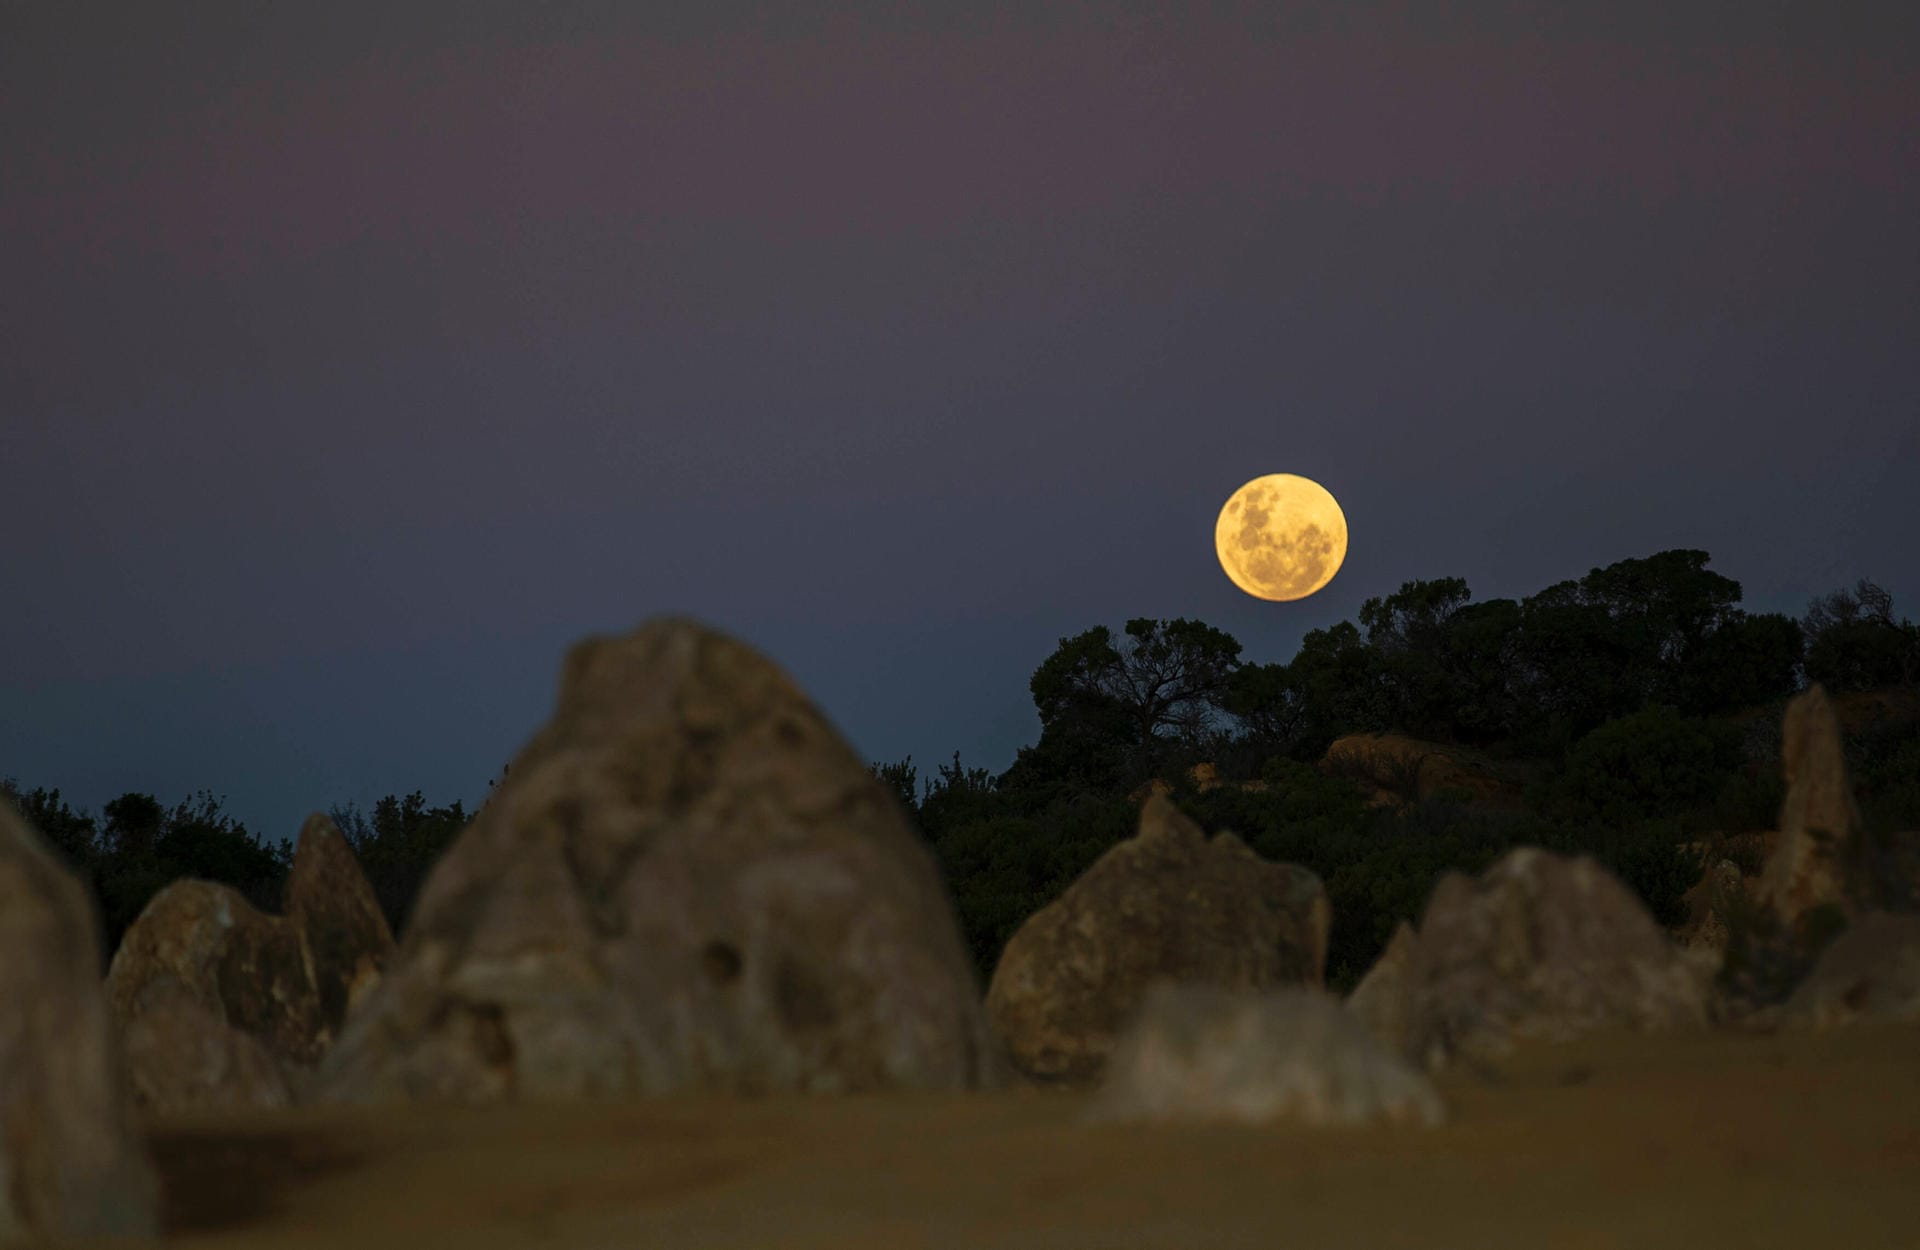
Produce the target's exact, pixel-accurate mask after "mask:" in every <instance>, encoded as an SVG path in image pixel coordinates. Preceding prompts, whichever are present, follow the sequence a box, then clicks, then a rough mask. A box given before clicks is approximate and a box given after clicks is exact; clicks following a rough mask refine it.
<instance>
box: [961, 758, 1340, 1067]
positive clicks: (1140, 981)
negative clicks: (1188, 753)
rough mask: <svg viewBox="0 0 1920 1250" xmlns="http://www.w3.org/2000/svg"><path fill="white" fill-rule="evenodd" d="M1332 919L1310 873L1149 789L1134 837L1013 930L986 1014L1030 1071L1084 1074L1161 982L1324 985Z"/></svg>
mask: <svg viewBox="0 0 1920 1250" xmlns="http://www.w3.org/2000/svg"><path fill="white" fill-rule="evenodd" d="M1331 921H1332V909H1331V906H1330V905H1329V903H1328V901H1327V893H1326V889H1325V887H1324V886H1322V885H1321V883H1320V879H1319V878H1318V877H1316V876H1314V875H1313V874H1312V873H1311V872H1308V871H1307V870H1306V869H1304V868H1300V867H1296V866H1294V865H1291V864H1275V863H1270V862H1268V861H1267V860H1264V859H1261V858H1260V857H1259V856H1258V855H1256V854H1254V852H1253V851H1252V850H1250V849H1248V847H1247V845H1246V844H1245V843H1243V842H1241V841H1240V839H1238V838H1236V837H1234V836H1233V835H1232V834H1228V833H1223V834H1220V835H1219V836H1217V837H1215V838H1213V839H1212V840H1209V839H1208V838H1207V837H1206V835H1205V834H1203V833H1202V832H1201V831H1200V829H1199V827H1198V826H1196V825H1195V824H1194V823H1193V822H1192V821H1190V820H1188V819H1187V818H1186V817H1185V816H1184V815H1182V814H1181V813H1180V811H1179V809H1177V808H1176V807H1174V805H1173V804H1172V802H1170V801H1169V800H1168V799H1166V798H1165V797H1163V796H1160V795H1154V796H1152V797H1150V798H1149V799H1148V800H1147V802H1146V805H1145V806H1144V807H1143V808H1142V809H1141V813H1140V826H1139V832H1138V833H1137V834H1136V835H1135V836H1134V837H1133V838H1131V839H1129V840H1128V841H1126V842H1122V843H1120V844H1119V845H1118V846H1115V847H1113V848H1112V849H1111V850H1109V851H1108V852H1107V853H1106V854H1104V855H1102V856H1101V857H1100V858H1099V859H1098V860H1097V861H1095V863H1094V864H1093V866H1092V867H1091V868H1089V869H1087V871H1086V872H1085V873H1084V874H1082V875H1081V877H1080V879H1079V880H1077V881H1075V882H1074V883H1073V884H1072V885H1071V886H1069V887H1068V888H1067V890H1066V892H1065V893H1063V894H1062V895H1061V896H1060V897H1059V898H1057V899H1055V900H1054V901H1053V902H1051V903H1049V904H1047V905H1046V906H1045V907H1043V908H1041V909H1040V910H1039V911H1038V912H1036V913H1035V914H1034V915H1032V916H1031V917H1029V918H1028V919H1027V921H1026V923H1025V924H1023V925H1021V926H1020V928H1019V930H1018V931H1016V932H1015V933H1014V935H1013V938H1012V940H1010V941H1009V942H1008V943H1007V947H1006V950H1005V951H1004V952H1002V954H1001V956H1000V963H999V965H998V967H996V968H995V970H994V974H993V980H992V982H991V984H990V985H989V987H988V989H987V1014H988V1018H989V1019H990V1020H991V1021H992V1023H993V1027H994V1029H995V1031H996V1032H997V1034H998V1035H999V1037H1000V1039H1001V1040H1002V1042H1003V1043H1004V1044H1005V1045H1006V1047H1007V1053H1008V1055H1009V1057H1010V1058H1011V1060H1012V1062H1013V1063H1014V1065H1015V1066H1016V1067H1017V1068H1018V1069H1020V1070H1021V1071H1022V1072H1024V1073H1025V1074H1027V1075H1028V1076H1030V1077H1033V1078H1035V1079H1039V1080H1044V1081H1084V1080H1088V1079H1091V1078H1092V1077H1094V1076H1097V1075H1098V1074H1099V1071H1100V1067H1101V1065H1102V1064H1103V1063H1104V1062H1105V1060H1106V1055H1107V1052H1108V1050H1109V1049H1110V1048H1111V1047H1112V1045H1113V1041H1114V1038H1115V1036H1116V1035H1117V1034H1118V1033H1119V1031H1120V1029H1121V1028H1122V1027H1123V1026H1124V1025H1125V1024H1126V1022H1127V1020H1128V1019H1129V1018H1130V1017H1131V1016H1132V1015H1133V1013H1134V1012H1135V1011H1136V1010H1138V1008H1139V1006H1140V1004H1141V1002H1142V1000H1143V998H1144V996H1145V994H1146V991H1147V987H1148V986H1149V985H1151V984H1152V983H1153V982H1155V981H1157V980H1162V979H1165V980H1173V981H1180V982H1201V983H1206V984H1212V985H1220V986H1225V987H1229V988H1235V989H1266V988H1269V987H1273V986H1278V985H1288V984H1307V985H1319V984H1321V983H1322V976H1323V974H1324V972H1325V968H1326V958H1327V932H1328V929H1329V926H1330V924H1331Z"/></svg>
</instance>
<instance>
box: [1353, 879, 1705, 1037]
mask: <svg viewBox="0 0 1920 1250" xmlns="http://www.w3.org/2000/svg"><path fill="white" fill-rule="evenodd" d="M1408 947H1410V949H1404V948H1403V949H1402V950H1401V951H1400V952H1397V953H1394V954H1393V959H1394V961H1395V963H1396V964H1397V965H1398V969H1399V970H1398V971H1396V970H1395V969H1394V968H1393V967H1392V966H1390V967H1389V968H1388V969H1385V970H1383V971H1382V973H1381V975H1382V983H1381V984H1380V985H1379V986H1378V988H1377V989H1376V990H1373V991H1370V992H1369V994H1368V995H1367V996H1365V998H1364V999H1363V1002H1362V1004H1361V1014H1363V1015H1364V1016H1365V1017H1366V1018H1367V1019H1368V1020H1369V1021H1370V1022H1372V1023H1376V1024H1380V1023H1384V1024H1385V1025H1386V1026H1387V1027H1386V1029H1385V1031H1384V1040H1388V1041H1390V1042H1399V1043H1400V1044H1402V1046H1403V1048H1404V1050H1405V1052H1406V1053H1407V1054H1408V1056H1409V1057H1410V1058H1412V1059H1414V1060H1415V1061H1416V1062H1421V1063H1424V1064H1426V1065H1427V1066H1429V1067H1439V1066H1442V1065H1444V1064H1446V1063H1447V1062H1449V1061H1450V1060H1452V1059H1454V1058H1455V1057H1465V1058H1467V1059H1469V1060H1473V1061H1485V1060H1489V1059H1493V1058H1496V1057H1498V1056H1500V1055H1502V1054H1504V1053H1505V1051H1506V1050H1507V1049H1508V1047H1509V1046H1510V1045H1511V1044H1512V1042H1513V1041H1514V1040H1515V1039H1516V1038H1521V1037H1541V1038H1549V1039H1555V1040H1559V1039H1565V1038H1570V1037H1573V1036H1576V1035H1578V1034H1580V1033H1583V1032H1586V1031H1588V1030H1590V1029H1595V1028H1600V1027H1603V1026H1625V1027H1630V1028H1637V1029H1647V1030H1655V1029H1666V1028H1683V1027H1697V1026H1704V1025H1705V1024H1706V1022H1707V1004H1708V988H1709V981H1710V978H1711V973H1712V967H1711V965H1710V963H1709V962H1708V961H1703V960H1698V959H1693V958H1689V957H1688V956H1687V955H1686V954H1684V953H1683V952H1682V951H1680V949H1679V948H1678V947H1676V946H1675V945H1674V944H1673V943H1672V942H1671V941H1670V940H1669V939H1668V937H1667V935H1666V932H1665V931H1664V930H1663V929H1661V927H1660V926H1659V924H1658V923H1657V922H1656V921H1655V920H1654V918H1653V916H1652V914H1651V913H1649V912H1648V911H1647V908H1646V905H1645V904H1644V903H1642V902H1641V901H1640V899H1639V898H1638V897H1637V896H1636V895H1635V894H1634V893H1633V891H1632V890H1630V889H1628V888H1627V887H1626V886H1625V885H1624V884H1623V883H1622V882H1621V881H1620V880H1619V878H1617V877H1615V876H1614V875H1613V874H1612V873H1610V872H1608V871H1607V870H1606V869H1605V868H1602V867H1601V866H1600V865H1599V864H1598V863H1596V862H1594V861H1593V860H1591V859H1588V858H1586V857H1584V856H1581V857H1578V858H1568V857H1566V856H1561V855H1555V854H1552V853H1550V852H1547V851H1542V850H1539V849H1536V848H1533V847H1522V848H1521V849H1519V850H1515V851H1512V852H1509V853H1508V854H1507V855H1506V856H1505V857H1503V858H1502V859H1501V860H1500V861H1499V862H1497V863H1496V864H1494V865H1493V866H1492V867H1491V868H1489V869H1487V871H1486V872H1484V873H1482V874H1481V875H1480V877H1478V878H1477V879H1476V878H1469V877H1466V876H1463V875H1462V874H1460V873H1449V874H1447V875H1446V876H1445V877H1442V878H1441V880H1440V883H1439V884H1438V885H1437V886H1435V887H1434V891H1433V897H1432V898H1431V899H1430V900H1429V901H1428V903H1427V909H1426V914H1425V915H1424V916H1423V917H1422V919H1421V922H1420V927H1419V929H1418V930H1417V931H1416V932H1415V933H1413V934H1412V935H1411V936H1410V939H1409V941H1408ZM1395 977H1399V978H1402V979H1403V982H1404V986H1405V988H1404V990H1403V991H1401V992H1400V994H1403V995H1404V997H1401V996H1400V995H1397V994H1395V993H1394V992H1393V991H1392V982H1393V979H1394V978H1395ZM1368 979H1369V980H1371V979H1372V975H1371V974H1369V978H1368ZM1368 1000H1371V1001H1368ZM1396 1010H1398V1011H1404V1016H1396ZM1396 1024H1400V1025H1401V1026H1402V1027H1400V1028H1399V1029H1396V1027H1395V1026H1396ZM1396 1034H1397V1035H1396Z"/></svg>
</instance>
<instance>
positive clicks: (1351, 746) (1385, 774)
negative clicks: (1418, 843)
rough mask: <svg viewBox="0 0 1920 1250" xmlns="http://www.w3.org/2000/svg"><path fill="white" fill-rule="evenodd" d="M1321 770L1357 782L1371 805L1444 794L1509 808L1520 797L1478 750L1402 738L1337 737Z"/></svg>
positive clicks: (1517, 789) (1512, 783)
mask: <svg viewBox="0 0 1920 1250" xmlns="http://www.w3.org/2000/svg"><path fill="white" fill-rule="evenodd" d="M1320 767H1321V768H1322V769H1323V770H1325V771H1327V772H1332V773H1337V774H1340V775H1342V776H1348V777H1352V778H1353V779H1354V780H1355V781H1357V782H1359V783H1360V784H1361V786H1362V788H1363V789H1366V790H1369V791H1370V792H1371V793H1372V796H1373V805H1374V806H1380V805H1385V804H1392V803H1404V802H1409V801H1412V800H1416V799H1417V800H1421V801H1425V800H1428V799H1432V798H1435V797H1437V796H1439V795H1440V794H1442V793H1443V792H1447V791H1453V792H1456V793H1459V794H1463V795H1465V796H1467V797H1468V798H1470V799H1474V800H1477V801H1481V802H1493V803H1507V804H1512V803H1518V802H1519V799H1520V789H1519V786H1518V785H1517V784H1515V782H1514V781H1513V780H1512V779H1511V778H1508V777H1504V776H1502V775H1501V771H1500V770H1499V769H1498V768H1496V766H1495V765H1494V764H1493V763H1492V762H1491V761H1490V760H1487V759H1486V758H1484V757H1482V756H1481V755H1479V754H1478V753H1477V752H1474V751H1470V750H1468V749H1466V748H1464V747H1458V746H1444V745H1442V744H1440V743H1435V742H1422V741H1420V740H1418V739H1416V738H1407V737H1403V736H1402V735H1400V734H1348V735H1347V736H1346V737H1344V738H1337V739H1335V740H1334V742H1333V743H1332V745H1330V746H1328V748H1327V753H1326V754H1325V755H1324V756H1322V757H1321V760H1320Z"/></svg>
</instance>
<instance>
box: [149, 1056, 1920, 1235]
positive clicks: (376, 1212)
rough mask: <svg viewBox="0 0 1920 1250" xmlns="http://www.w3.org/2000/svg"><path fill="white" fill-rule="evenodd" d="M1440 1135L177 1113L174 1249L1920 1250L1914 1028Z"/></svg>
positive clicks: (1451, 1087)
mask: <svg viewBox="0 0 1920 1250" xmlns="http://www.w3.org/2000/svg"><path fill="white" fill-rule="evenodd" d="M1442 1088H1443V1093H1444V1094H1445V1096H1446V1098H1447V1101H1448V1105H1449V1108H1450V1111H1451V1115H1452V1120H1451V1122H1450V1123H1448V1124H1447V1125H1445V1126H1443V1127H1440V1128H1436V1129H1419V1128H1401V1129H1397V1130H1393V1129H1384V1128H1382V1129H1364V1130H1326V1129H1320V1130H1315V1129H1306V1128H1297V1127H1283V1128H1264V1129H1261V1128H1240V1127H1140V1126H1106V1127H1092V1126H1088V1125H1085V1124H1083V1123H1080V1122H1079V1119H1078V1117H1079V1115H1080V1113H1081V1111H1082V1109H1083V1107H1084V1105H1085V1101H1086V1099H1085V1097H1084V1096H1083V1095H1077V1094H1061V1093H1045V1092H1038V1091H1018V1092H1010V1093H1004V1094H991V1095H975V1096H971V1097H960V1096H939V1097H933V1096H917V1097H871V1098H852V1099H832V1100H830V1099H803V1098H791V1097H785V1098H769V1099H750V1100H749V1099H741V1100H731V1099H717V1098H700V1099H676V1100H668V1101H662V1102H655V1103H647V1104H638V1105H623V1106H614V1107H575V1108H564V1109H563V1108H538V1107H502V1108H465V1109H463V1108H435V1109H427V1110H422V1109H419V1108H409V1109H400V1110H393V1109H385V1110H380V1111H374V1112H365V1111H357V1110H355V1111H349V1110H344V1109H307V1110H301V1111H297V1112H287V1113H276V1114H265V1115H255V1116H249V1117H244V1118H241V1117H225V1118H221V1119H195V1120H192V1121H187V1120H172V1121H168V1122H164V1123H159V1124H155V1125H153V1126H152V1128H151V1140H152V1143H153V1147H154V1150H155V1153H156V1155H157V1156H158V1159H159V1162H160V1166H161V1170H162V1173H163V1175H164V1178H165V1184H166V1187H167V1198H168V1223H169V1227H170V1229H171V1236H170V1239H169V1244H177V1245H179V1246H183V1247H196V1248H205V1250H214V1248H216V1247H218V1248H223V1250H224V1248H228V1247H232V1248H236V1250H237V1248H239V1247H248V1248H250V1250H254V1248H257V1250H273V1248H276V1247H308V1246H313V1247H319V1246H329V1247H332V1246H339V1247H354V1248H355V1250H385V1248H386V1247H404V1248H405V1250H438V1247H442V1246H446V1247H459V1248H460V1250H482V1248H486V1247H534V1246H540V1247H559V1246H567V1247H601V1246H605V1247H623V1248H628V1247H631V1248H636V1250H679V1248H683V1247H718V1246H727V1247H796V1248H798V1247H809V1248H814V1247H817V1248H822V1250H824V1248H827V1247H832V1248H834V1250H865V1248H869V1247H871V1248H875V1250H878V1248H882V1247H884V1248H886V1250H917V1248H921V1247H926V1248H932V1247H956V1248H959V1247H965V1248H966V1250H991V1248H993V1247H1018V1248H1020V1250H1029V1248H1038V1247H1062V1248H1066V1247H1072V1248H1075V1250H1083V1248H1092V1247H1109V1246H1110V1247H1167V1248H1168V1250H1174V1248H1178V1250H1231V1248H1235V1247H1256V1246H1257V1247H1262V1248H1271V1247H1287V1248H1290V1250H1291V1248H1305V1247H1321V1246H1353V1247H1367V1248H1369V1250H1388V1248H1391V1247H1399V1246H1419V1247H1462V1248H1472V1250H1497V1248H1498V1247H1508V1246H1511V1247H1527V1248H1528V1250H1548V1248H1554V1247H1568V1248H1570V1250H1599V1248H1601V1247H1619V1248H1621V1250H1627V1248H1629V1247H1632V1248H1634V1250H1640V1248H1642V1247H1660V1246H1684V1247H1688V1250H1702V1248H1703V1247H1715V1246H1738V1247H1764V1246H1795V1247H1801V1248H1803V1250H1814V1248H1820V1250H1824V1248H1826V1247H1849V1248H1851V1250H1861V1248H1864V1247H1880V1246H1887V1247H1893V1246H1901V1247H1914V1246H1920V1028H1915V1027H1893V1026H1877V1027H1862V1028H1859V1029H1855V1030H1852V1031H1842V1032H1836V1033H1831V1034H1826V1035H1813V1034H1795V1033H1782V1034H1775V1035H1772V1036H1761V1037H1756V1036H1739V1035H1727V1034H1702V1035H1693V1036H1683V1037H1667V1038H1645V1037H1633V1036H1613V1037H1605V1038H1596V1039H1590V1040H1587V1041H1582V1042H1577V1043H1573V1044H1569V1045H1564V1046H1533V1047H1530V1048H1528V1049H1526V1050H1523V1051H1522V1052H1520V1053H1519V1054H1517V1055H1515V1056H1514V1057H1513V1058H1512V1059H1511V1060H1510V1061H1509V1062H1507V1063H1505V1064H1503V1065H1501V1067H1500V1069H1499V1070H1498V1071H1497V1072H1493V1073H1488V1074H1485V1075H1482V1076H1474V1075H1466V1074H1458V1075H1451V1076H1448V1077H1447V1078H1446V1079H1445V1080H1444V1081H1443V1083H1442Z"/></svg>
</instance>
